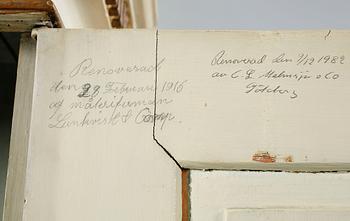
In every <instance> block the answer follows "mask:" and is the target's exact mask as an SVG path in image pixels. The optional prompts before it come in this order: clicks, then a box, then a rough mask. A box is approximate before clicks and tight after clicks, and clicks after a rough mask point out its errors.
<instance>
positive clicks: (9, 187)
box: [1, 34, 36, 221]
mask: <svg viewBox="0 0 350 221" xmlns="http://www.w3.org/2000/svg"><path fill="white" fill-rule="evenodd" d="M35 56H36V42H35V40H34V39H32V38H31V37H30V35H29V34H23V35H22V37H21V42H20V50H19V60H18V69H17V80H16V94H15V101H14V109H13V121H12V129H11V140H10V152H9V160H8V166H7V177H6V190H5V199H4V207H3V208H4V210H3V213H2V214H1V215H2V220H3V221H21V220H22V215H23V205H24V186H25V182H26V167H27V156H28V152H27V151H28V144H29V134H30V133H29V128H30V122H31V114H32V111H31V110H32V102H33V84H34V72H35Z"/></svg>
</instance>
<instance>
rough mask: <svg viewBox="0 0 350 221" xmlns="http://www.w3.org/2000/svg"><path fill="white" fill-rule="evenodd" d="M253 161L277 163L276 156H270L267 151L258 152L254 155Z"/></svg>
mask: <svg viewBox="0 0 350 221" xmlns="http://www.w3.org/2000/svg"><path fill="white" fill-rule="evenodd" d="M252 160H253V161H257V162H261V163H275V162H276V155H273V154H270V153H269V152H266V151H258V152H257V153H255V154H254V155H253V157H252Z"/></svg>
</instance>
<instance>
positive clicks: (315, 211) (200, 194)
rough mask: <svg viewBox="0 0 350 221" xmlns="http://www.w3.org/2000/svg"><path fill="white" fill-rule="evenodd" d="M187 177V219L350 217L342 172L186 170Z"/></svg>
mask: <svg viewBox="0 0 350 221" xmlns="http://www.w3.org/2000/svg"><path fill="white" fill-rule="evenodd" d="M190 177H191V183H190V193H189V194H190V205H191V221H209V220H210V221H223V220H224V221H232V220H239V221H246V220H247V221H248V220H249V221H267V220H269V221H270V220H286V221H292V220H293V221H294V220H305V221H306V220H307V221H314V220H327V221H331V220H332V221H333V220H337V221H338V220H339V221H340V220H349V219H350V206H349V205H350V191H349V186H350V174H348V173H315V174H313V173H285V172H280V173H277V172H240V171H236V172H235V171H211V172H209V171H208V172H205V171H197V170H192V171H191V173H190ZM282 216H283V219H280V218H281V217H282Z"/></svg>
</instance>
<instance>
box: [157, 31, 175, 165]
mask: <svg viewBox="0 0 350 221" xmlns="http://www.w3.org/2000/svg"><path fill="white" fill-rule="evenodd" d="M154 82H155V83H154V110H153V111H154V112H153V140H154V141H155V142H156V143H157V144H158V145H159V146H160V147H161V148H162V149H163V151H164V152H165V153H166V154H167V155H168V156H169V157H170V158H171V159H172V160H173V161H174V162H175V163H176V165H177V166H178V167H179V168H180V169H182V167H181V165H180V164H179V162H177V160H176V159H175V158H174V157H173V156H172V155H171V153H170V152H169V151H168V150H167V149H165V147H164V146H163V145H162V144H160V143H159V141H158V140H157V138H156V135H155V134H156V119H157V118H156V113H157V86H158V29H157V31H156V64H155V78H154Z"/></svg>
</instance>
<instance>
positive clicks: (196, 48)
mask: <svg viewBox="0 0 350 221" xmlns="http://www.w3.org/2000/svg"><path fill="white" fill-rule="evenodd" d="M349 39H350V32H349V31H335V30H333V31H329V30H324V31H260V32H259V31H160V32H159V46H158V58H159V59H162V58H166V64H165V65H164V67H163V68H162V69H161V70H160V71H159V72H158V81H159V82H160V83H158V85H157V89H158V91H157V93H161V92H162V90H163V89H164V85H163V84H162V82H164V81H173V82H174V81H179V82H185V83H184V84H183V85H182V86H183V88H182V90H181V93H178V94H177V95H176V96H173V97H172V98H173V99H174V102H172V103H171V104H170V105H166V106H159V107H157V113H163V112H171V113H172V114H173V115H174V116H175V117H176V120H174V121H173V123H171V124H168V125H167V126H166V127H163V128H161V125H160V124H157V130H156V138H157V139H158V141H159V142H160V143H161V144H162V145H163V146H164V147H166V148H167V150H168V151H170V153H171V154H172V155H173V156H174V157H175V158H176V159H177V160H178V161H179V162H180V164H181V165H182V166H183V167H188V168H210V169H215V168H226V169H227V168H232V169H260V168H264V169H288V170H289V169H292V170H293V165H295V168H298V169H301V170H303V169H304V170H312V169H316V170H323V169H330V168H331V170H337V169H340V168H342V169H349V168H350V166H349V165H350V164H349V159H350V151H349V148H348V147H349V146H350V136H349V133H348V131H349V125H350V117H349V116H350V115H349V112H350V105H349V103H348V102H347V100H349V99H350V89H349V87H348V85H349V83H350V74H349V70H350V60H349V58H350V40H349ZM302 53H304V54H305V55H308V58H313V59H314V62H313V64H312V65H309V62H308V63H307V64H305V65H304V64H301V65H297V64H296V63H297V59H298V58H299V56H300V54H302ZM283 54H285V55H284V58H283V59H292V60H293V61H292V62H284V61H281V63H272V61H273V60H275V59H276V58H277V57H279V56H283ZM328 55H331V56H332V57H333V56H336V57H335V58H336V59H335V60H336V61H334V62H335V63H331V62H330V61H328V63H327V62H326V63H324V60H323V59H322V57H323V58H324V57H325V56H328ZM265 56H266V57H265ZM235 59H236V60H235ZM242 59H247V60H249V59H250V61H252V62H253V60H254V59H255V61H256V62H257V63H259V61H261V60H262V62H260V63H261V64H257V63H256V64H250V63H249V62H248V63H247V64H244V63H243V61H241V60H242ZM223 60H225V61H226V62H229V61H230V60H231V61H235V62H236V63H235V64H233V63H229V64H217V63H220V62H225V61H223ZM237 61H240V62H237ZM319 61H320V62H319ZM322 62H323V63H322ZM212 63H213V64H212ZM303 63H304V62H303ZM249 69H253V70H254V71H255V73H254V74H253V75H252V76H253V78H251V79H246V77H247V76H248V75H247V74H246V73H247V71H248V70H249ZM269 70H273V71H275V74H276V75H278V74H280V73H281V72H283V71H285V74H286V75H287V74H289V75H294V74H297V75H298V77H299V76H301V75H309V76H311V78H310V79H301V80H297V79H295V78H291V79H288V78H265V77H262V76H264V75H265V74H266V73H268V71H269ZM215 73H219V74H223V75H224V77H221V78H220V77H215V78H213V77H212V75H213V74H215ZM234 73H236V74H234ZM328 73H330V74H329V75H333V74H335V75H336V77H338V79H336V80H326V79H325V78H326V77H325V76H326V75H327V74H328ZM225 74H226V75H225ZM232 74H234V75H232ZM319 75H320V76H321V77H320V79H318V76H319ZM329 75H327V76H328V77H329ZM231 76H233V77H237V78H231ZM261 77H262V78H261ZM251 84H256V85H264V86H261V87H260V89H261V88H264V87H265V86H269V89H270V93H266V92H261V91H258V92H254V90H257V89H254V90H253V92H252V91H251V89H252V88H251V87H252V86H251ZM249 85H250V86H249ZM275 88H277V91H278V90H282V91H285V90H287V91H288V92H285V93H283V94H280V92H271V91H273V90H274V89H275ZM249 90H250V91H249ZM248 91H249V92H248ZM265 152H268V153H265ZM254 154H264V155H270V156H272V157H271V158H274V161H275V163H261V162H256V161H253V156H254ZM267 158H268V157H267ZM265 160H266V159H265ZM268 160H269V159H267V161H268ZM261 161H264V159H262V160H261ZM293 163H294V164H293ZM337 165H338V166H339V167H338V168H337Z"/></svg>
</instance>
